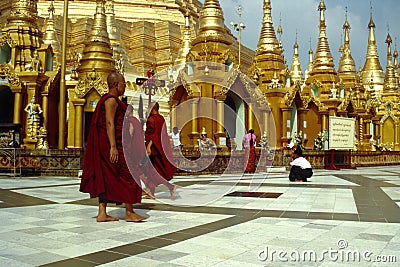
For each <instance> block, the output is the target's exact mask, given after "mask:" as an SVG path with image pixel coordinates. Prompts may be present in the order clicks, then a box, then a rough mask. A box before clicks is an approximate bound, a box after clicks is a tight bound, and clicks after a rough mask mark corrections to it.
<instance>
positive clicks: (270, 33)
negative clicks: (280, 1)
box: [256, 0, 283, 62]
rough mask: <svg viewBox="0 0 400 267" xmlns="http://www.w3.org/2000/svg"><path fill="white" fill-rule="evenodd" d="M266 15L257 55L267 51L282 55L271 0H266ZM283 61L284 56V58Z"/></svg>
mask: <svg viewBox="0 0 400 267" xmlns="http://www.w3.org/2000/svg"><path fill="white" fill-rule="evenodd" d="M263 10H264V17H263V22H262V27H261V33H260V38H259V39H258V44H257V50H256V55H258V54H263V53H265V52H272V53H274V54H276V55H277V56H280V57H282V54H281V50H280V48H279V42H278V40H277V38H276V34H275V30H274V25H273V23H272V7H271V1H270V0H264V8H263ZM282 62H283V58H282Z"/></svg>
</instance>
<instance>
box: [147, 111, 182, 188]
mask: <svg viewBox="0 0 400 267" xmlns="http://www.w3.org/2000/svg"><path fill="white" fill-rule="evenodd" d="M145 139H146V145H147V144H148V143H149V142H150V140H151V141H153V145H152V146H151V155H150V161H151V163H152V164H151V165H153V167H154V169H155V170H156V172H153V173H148V184H147V186H149V187H150V188H154V187H156V186H157V185H159V184H165V183H166V181H170V180H171V179H172V177H173V176H174V173H175V172H176V166H175V163H174V158H173V155H172V147H171V142H170V139H169V136H168V133H167V126H166V123H165V120H164V117H163V116H162V115H160V114H150V116H149V117H148V119H147V122H146V133H145ZM150 169H153V168H150Z"/></svg>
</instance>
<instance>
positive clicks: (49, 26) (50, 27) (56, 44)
mask: <svg viewBox="0 0 400 267" xmlns="http://www.w3.org/2000/svg"><path fill="white" fill-rule="evenodd" d="M48 11H49V18H48V19H47V20H46V26H45V33H44V37H43V43H45V44H48V45H51V47H52V48H53V52H54V57H53V58H54V61H53V69H56V68H58V66H60V65H61V45H60V41H59V40H58V38H57V33H56V29H55V23H54V13H55V8H54V5H53V1H51V2H50V6H49V8H48Z"/></svg>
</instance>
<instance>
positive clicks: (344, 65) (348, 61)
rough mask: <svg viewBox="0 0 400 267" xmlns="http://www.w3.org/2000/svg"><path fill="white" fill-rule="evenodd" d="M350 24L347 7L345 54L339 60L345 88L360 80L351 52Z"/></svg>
mask: <svg viewBox="0 0 400 267" xmlns="http://www.w3.org/2000/svg"><path fill="white" fill-rule="evenodd" d="M350 29H351V27H350V24H349V21H348V20H347V7H346V21H345V22H344V24H343V33H344V42H343V55H342V57H341V58H340V61H339V67H338V76H339V78H340V79H341V80H342V81H343V84H344V86H345V89H350V88H353V89H354V88H355V87H356V83H357V80H358V75H357V69H356V64H355V62H354V59H353V57H352V56H351V52H350Z"/></svg>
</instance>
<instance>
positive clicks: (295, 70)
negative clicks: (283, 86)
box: [290, 29, 303, 83]
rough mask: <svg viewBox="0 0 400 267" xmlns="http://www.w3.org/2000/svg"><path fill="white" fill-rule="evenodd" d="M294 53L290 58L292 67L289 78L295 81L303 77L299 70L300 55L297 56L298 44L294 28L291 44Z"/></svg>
mask: <svg viewBox="0 0 400 267" xmlns="http://www.w3.org/2000/svg"><path fill="white" fill-rule="evenodd" d="M293 49H294V53H293V58H292V68H291V70H290V79H291V80H292V81H293V82H294V83H295V82H297V81H301V80H302V79H303V72H302V70H301V64H300V57H299V45H298V44H297V29H296V40H295V42H294V45H293Z"/></svg>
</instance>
